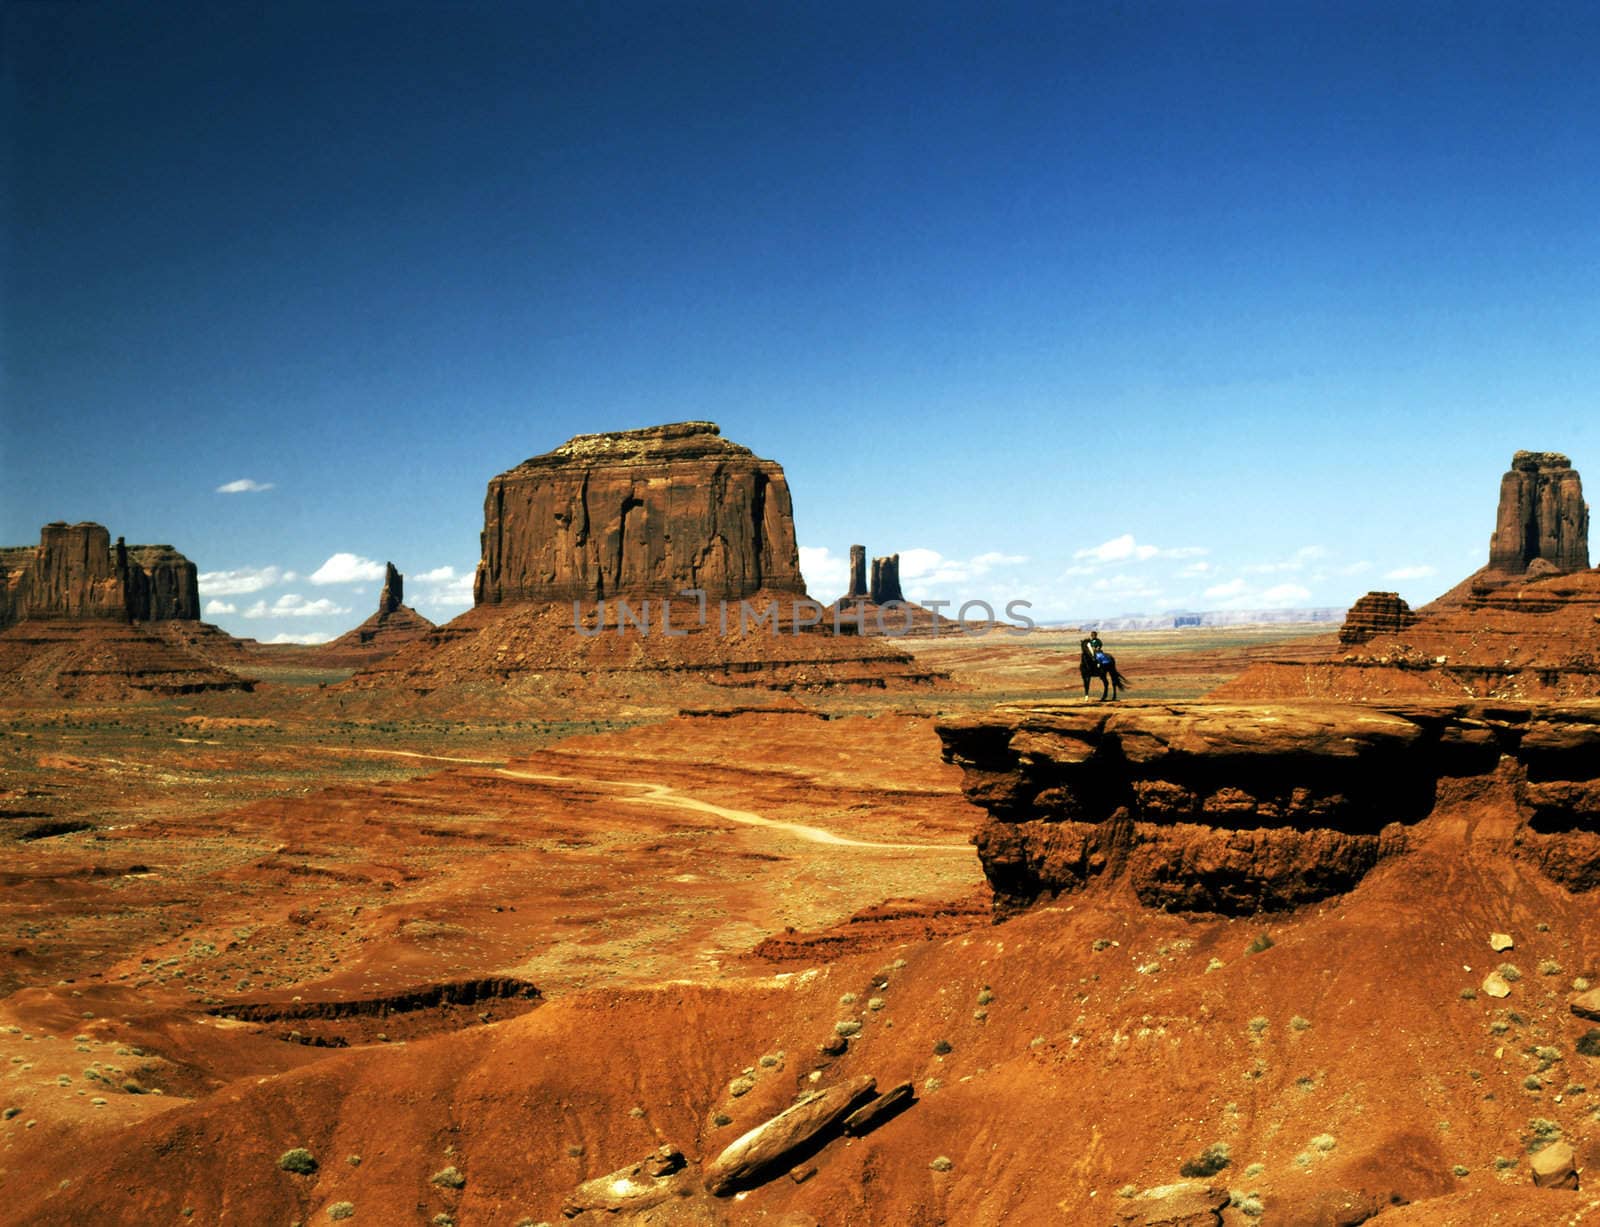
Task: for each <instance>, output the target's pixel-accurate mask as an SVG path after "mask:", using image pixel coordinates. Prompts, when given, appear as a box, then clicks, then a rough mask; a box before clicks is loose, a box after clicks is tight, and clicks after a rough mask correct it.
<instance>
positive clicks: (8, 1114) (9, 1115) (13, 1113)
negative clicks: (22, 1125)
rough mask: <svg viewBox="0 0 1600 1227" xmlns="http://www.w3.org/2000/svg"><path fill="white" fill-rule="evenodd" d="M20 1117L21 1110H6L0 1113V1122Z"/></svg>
mask: <svg viewBox="0 0 1600 1227" xmlns="http://www.w3.org/2000/svg"><path fill="white" fill-rule="evenodd" d="M21 1115H22V1109H21V1108H16V1107H12V1108H7V1109H6V1110H5V1111H4V1112H0V1120H13V1119H15V1118H16V1117H18V1116H21Z"/></svg>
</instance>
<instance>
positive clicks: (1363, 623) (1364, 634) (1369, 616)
mask: <svg viewBox="0 0 1600 1227" xmlns="http://www.w3.org/2000/svg"><path fill="white" fill-rule="evenodd" d="M1416 621H1417V615H1416V614H1414V613H1412V612H1411V606H1409V605H1407V604H1406V603H1405V601H1403V600H1401V599H1400V594H1399V593H1398V592H1369V593H1367V595H1366V596H1364V597H1362V598H1361V599H1360V600H1358V601H1357V602H1356V603H1355V604H1354V605H1352V606H1350V612H1349V613H1347V614H1345V618H1344V625H1343V626H1341V627H1340V628H1339V642H1340V643H1343V644H1351V645H1354V644H1358V643H1365V642H1366V641H1367V640H1369V639H1371V638H1372V637H1373V636H1374V635H1381V634H1393V633H1394V632H1396V631H1403V630H1405V628H1406V627H1408V626H1412V625H1415V623H1416Z"/></svg>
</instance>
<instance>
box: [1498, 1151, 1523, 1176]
mask: <svg viewBox="0 0 1600 1227" xmlns="http://www.w3.org/2000/svg"><path fill="white" fill-rule="evenodd" d="M1518 1162H1519V1160H1517V1159H1511V1158H1507V1157H1506V1156H1505V1155H1496V1156H1495V1160H1494V1166H1495V1170H1496V1171H1501V1172H1504V1171H1509V1170H1510V1169H1512V1168H1513V1167H1515V1166H1516V1165H1517V1163H1518Z"/></svg>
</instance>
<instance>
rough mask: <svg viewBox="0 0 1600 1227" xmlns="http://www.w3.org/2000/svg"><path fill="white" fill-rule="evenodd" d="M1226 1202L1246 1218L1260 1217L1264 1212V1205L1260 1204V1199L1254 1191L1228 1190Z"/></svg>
mask: <svg viewBox="0 0 1600 1227" xmlns="http://www.w3.org/2000/svg"><path fill="white" fill-rule="evenodd" d="M1228 1204H1229V1205H1230V1206H1232V1207H1233V1208H1234V1209H1236V1210H1237V1211H1238V1212H1239V1213H1240V1214H1242V1215H1244V1216H1245V1217H1246V1218H1260V1217H1261V1216H1262V1215H1263V1214H1264V1213H1266V1207H1265V1206H1263V1205H1262V1204H1261V1199H1260V1198H1259V1197H1257V1196H1256V1195H1255V1194H1254V1193H1238V1192H1235V1191H1234V1190H1232V1189H1230V1190H1228Z"/></svg>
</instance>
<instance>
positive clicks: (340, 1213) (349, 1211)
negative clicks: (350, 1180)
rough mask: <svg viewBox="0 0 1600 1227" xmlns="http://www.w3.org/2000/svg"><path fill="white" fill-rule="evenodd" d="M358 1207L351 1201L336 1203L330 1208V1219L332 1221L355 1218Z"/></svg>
mask: <svg viewBox="0 0 1600 1227" xmlns="http://www.w3.org/2000/svg"><path fill="white" fill-rule="evenodd" d="M355 1216H356V1206H355V1203H354V1202H351V1201H336V1202H334V1203H333V1205H331V1206H329V1207H328V1217H329V1218H331V1219H345V1218H355Z"/></svg>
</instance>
